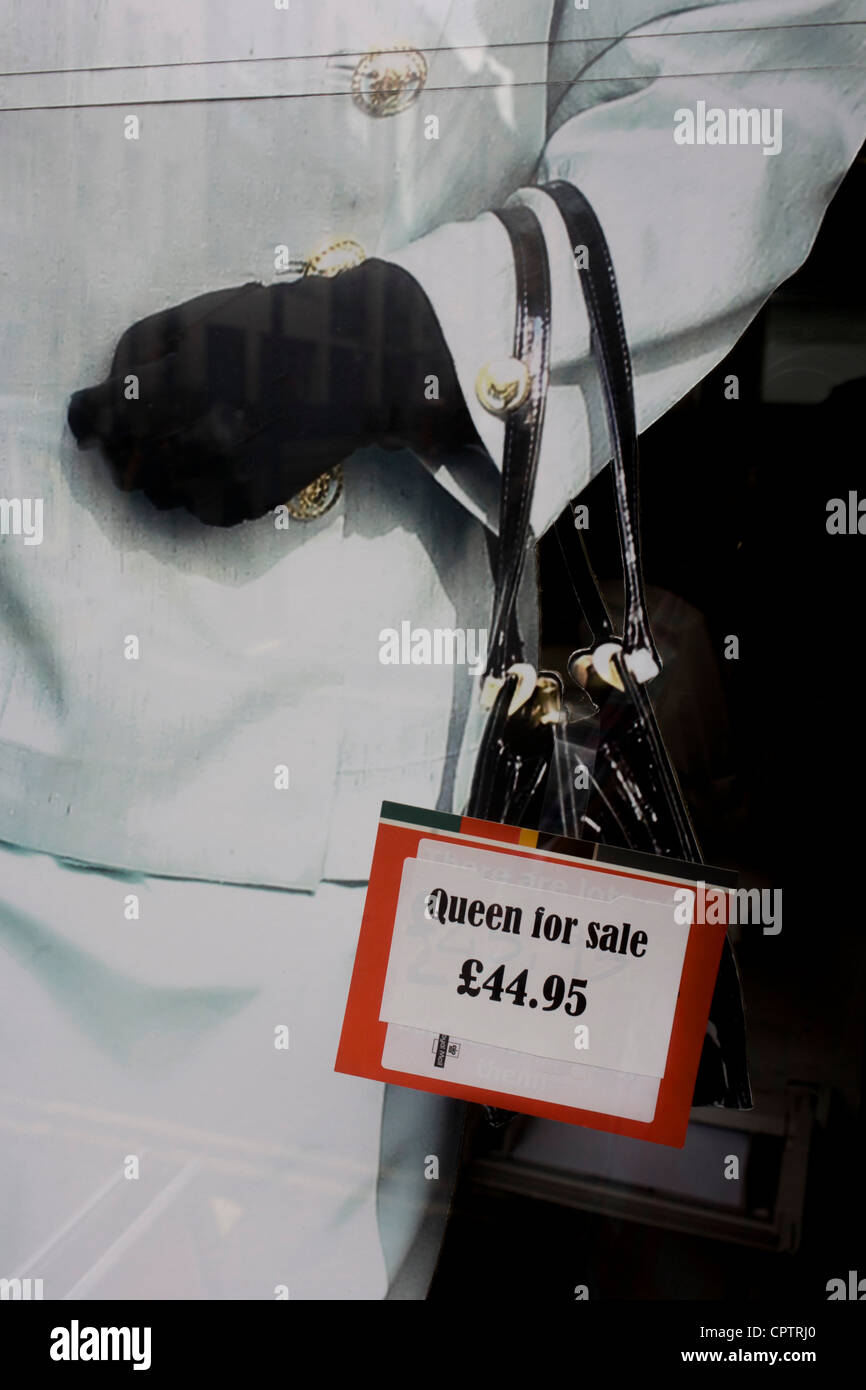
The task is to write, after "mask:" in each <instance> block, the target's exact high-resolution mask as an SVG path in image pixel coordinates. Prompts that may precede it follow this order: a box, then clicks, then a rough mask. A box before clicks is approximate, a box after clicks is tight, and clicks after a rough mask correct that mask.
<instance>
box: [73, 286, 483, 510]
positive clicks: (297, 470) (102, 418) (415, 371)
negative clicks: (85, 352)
mask: <svg viewBox="0 0 866 1390" xmlns="http://www.w3.org/2000/svg"><path fill="white" fill-rule="evenodd" d="M431 376H435V377H436V378H437V382H438V388H437V389H438V399H437V398H436V392H434V391H431V390H426V391H425V382H428V381H429V378H430V377H431ZM130 377H135V378H136V382H137V385H136V384H133V383H131V382H130V380H129V378H130ZM136 390H137V399H136V398H135V396H136ZM428 396H433V398H432V399H428ZM128 397H132V398H131V399H128ZM68 418H69V424H70V427H71V429H72V431H73V433H74V434H75V437H76V439H77V440H78V442H79V445H85V444H88V443H91V442H92V441H94V440H98V441H99V443H100V444H101V446H102V449H103V452H104V453H105V455H106V457H107V458H108V460H109V462H110V463H111V466H112V470H113V475H114V478H115V481H116V482H117V485H118V486H119V487H121V488H123V489H124V490H126V491H132V490H134V489H138V488H140V489H141V490H142V491H143V492H144V493H145V495H146V496H147V497H148V498H149V499H150V500H151V502H153V504H154V505H155V506H156V507H158V508H160V509H166V508H170V507H185V508H187V510H188V511H190V512H192V513H193V515H195V516H197V517H198V518H199V519H200V520H201V521H204V522H207V523H209V524H210V525H213V526H234V525H236V524H237V523H238V522H240V521H245V520H248V519H251V518H254V517H259V516H262V515H263V514H264V513H265V512H267V511H270V510H272V509H273V508H274V507H276V506H278V505H279V504H280V503H282V502H286V501H287V500H288V499H289V498H290V497H292V496H294V494H295V493H297V492H298V491H300V489H301V488H303V487H305V486H306V485H307V484H308V483H310V482H312V481H313V479H314V478H316V477H318V475H319V474H320V473H322V472H324V471H325V470H326V469H328V468H332V467H333V466H334V465H335V464H336V463H338V462H340V461H341V460H343V459H345V458H347V457H348V456H349V455H350V454H351V453H352V452H353V451H354V450H355V449H357V448H360V447H363V446H364V445H369V444H374V443H375V444H382V445H385V446H386V447H389V448H403V447H409V448H412V449H415V450H417V451H418V452H420V453H423V454H425V455H426V456H434V457H435V455H437V454H439V453H442V452H445V451H452V450H455V449H459V448H461V447H463V446H464V445H466V444H478V443H479V441H478V437H477V435H476V432H475V429H474V426H473V425H472V420H471V417H470V415H469V412H468V410H467V408H466V404H465V401H464V399H463V396H462V394H461V391H460V387H459V385H458V383H457V377H456V373H455V371H454V365H453V362H452V360H451V356H450V353H449V351H448V348H447V346H446V344H445V340H444V338H443V336H442V332H441V329H440V327H439V323H438V320H437V318H436V315H435V314H434V312H433V309H432V307H431V305H430V302H429V300H428V299H427V296H426V295H425V294H424V291H423V290H422V289H421V287H420V285H419V284H418V283H417V281H416V280H415V279H414V278H413V277H412V276H411V275H409V274H408V273H407V272H406V271H404V270H402V269H401V268H399V267H398V266H393V265H390V264H389V263H387V262H385V261H378V260H371V261H366V262H364V263H363V264H362V265H360V266H357V267H355V268H353V269H351V270H347V271H344V272H343V273H342V274H340V275H337V276H335V277H333V278H331V279H327V278H323V277H305V278H304V279H302V280H297V281H295V282H294V283H291V284H277V285H267V286H266V285H259V284H249V285H242V286H239V287H238V288H235V289H229V290H218V291H216V292H215V293H212V294H205V295H201V296H199V297H198V298H197V299H191V300H189V301H187V302H186V303H185V304H180V305H177V306H176V307H173V308H171V309H166V310H164V311H163V312H162V313H159V314H153V315H151V317H149V318H146V319H142V320H141V321H140V322H139V323H136V324H133V326H132V327H131V328H128V329H127V331H126V332H125V333H124V334H123V337H122V338H121V339H120V342H119V343H118V345H117V349H116V351H115V354H114V360H113V362H112V367H111V374H110V376H109V377H108V379H107V380H106V381H105V382H103V383H102V385H101V386H96V387H93V388H92V389H90V390H86V391H78V392H76V393H75V395H74V396H73V397H72V400H71V402H70V406H69V417H68Z"/></svg>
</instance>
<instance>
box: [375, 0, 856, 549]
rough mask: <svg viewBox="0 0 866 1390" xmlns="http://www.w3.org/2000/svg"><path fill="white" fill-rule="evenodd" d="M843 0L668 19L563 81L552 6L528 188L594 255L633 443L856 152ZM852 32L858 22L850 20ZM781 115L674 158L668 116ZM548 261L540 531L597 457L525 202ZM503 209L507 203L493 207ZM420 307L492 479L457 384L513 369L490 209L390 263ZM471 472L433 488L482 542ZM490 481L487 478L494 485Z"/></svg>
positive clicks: (789, 262)
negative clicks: (757, 134) (734, 111)
mask: <svg viewBox="0 0 866 1390" xmlns="http://www.w3.org/2000/svg"><path fill="white" fill-rule="evenodd" d="M857 8H859V0H824V2H823V3H822V0H742V2H741V3H721V4H719V3H716V4H709V5H702V6H698V7H696V8H691V9H687V10H680V11H679V12H677V13H673V14H671V13H668V14H667V15H666V16H665V17H664V18H661V19H658V20H653V21H652V22H651V23H649V24H644V25H642V26H641V27H640V28H639V29H635V30H633V31H631V32H630V33H629V34H627V35H626V36H625V37H623V38H621V39H620V40H618V41H617V42H615V43H614V44H612V45H611V46H609V47H608V48H607V49H606V51H605V52H603V53H602V54H601V55H600V56H598V57H597V58H596V59H595V60H594V61H593V62H591V63H590V64H589V65H588V66H585V67H584V68H582V69H581V66H580V55H581V54H583V55H584V58H585V55H586V47H585V46H584V45H582V44H581V43H579V42H577V41H576V39H575V35H577V34H578V33H579V21H580V11H575V10H574V9H573V7H572V6H566V7H565V8H564V11H563V13H564V15H565V19H564V26H567V27H561V28H560V31H559V33H558V34H557V36H556V39H557V42H555V43H554V44H553V45H552V49H551V52H552V59H551V72H552V74H553V75H554V76H556V75H557V72H558V74H559V76H560V77H561V75H562V70H563V65H564V64H567V63H568V62H569V55H571V61H572V63H573V64H574V67H576V68H577V69H578V71H577V72H576V73H575V74H574V76H573V77H572V75H571V73H569V74H568V82H567V83H566V85H565V86H564V95H563V97H562V100H561V102H560V103H559V104H558V106H557V107H556V109H555V110H554V111H553V114H552V117H551V121H550V126H549V130H548V137H547V144H546V146H545V148H544V150H543V151H540V152H539V154H540V159H539V165H538V172H537V175H536V178H535V181H534V182H535V183H536V184H540V183H544V182H547V181H548V180H551V179H567V180H570V181H571V182H572V183H574V184H575V185H576V186H577V187H579V188H580V189H581V190H582V192H583V193H584V194H585V195H586V197H587V198H588V199H589V201H590V202H591V204H592V205H593V207H594V208H595V211H596V214H597V216H598V218H599V220H600V222H601V225H602V227H603V229H604V231H605V235H606V237H607V240H608V243H609V245H610V248H611V253H612V257H613V263H614V267H615V270H616V274H617V278H618V282H619V288H620V296H621V299H622V305H623V315H624V320H625V328H626V333H627V335H628V340H629V343H630V346H631V352H632V357H633V364H634V371H635V394H636V404H637V414H638V426H639V428H640V429H641V430H645V429H646V428H647V427H648V426H649V425H651V424H652V423H653V421H654V420H656V419H658V417H659V416H661V415H662V414H663V413H664V412H665V411H666V410H668V409H669V408H670V407H671V406H672V405H673V404H674V403H675V402H676V401H677V400H679V399H680V398H681V397H682V396H683V395H684V394H685V393H686V392H688V391H689V390H691V388H692V387H693V386H694V385H695V384H696V383H697V382H698V381H700V379H701V378H702V377H703V376H705V375H706V373H707V372H709V371H710V370H712V368H713V367H714V366H716V365H717V364H718V363H719V362H720V361H721V360H722V359H723V358H724V357H725V356H726V354H727V353H728V352H729V351H730V349H731V348H732V347H733V345H734V343H735V342H736V340H737V339H738V337H739V336H740V335H741V334H742V333H743V332H744V330H745V329H746V327H747V326H748V324H749V323H750V321H751V320H752V318H753V317H754V316H755V314H756V313H757V312H758V310H759V309H760V307H761V305H762V304H763V303H764V301H765V300H766V299H767V297H768V296H769V295H770V294H771V293H772V291H773V290H774V289H775V288H776V287H777V286H778V285H779V284H780V283H781V282H782V281H783V280H785V279H786V278H787V277H788V276H789V275H791V274H792V273H793V272H794V271H795V270H796V269H797V267H798V266H800V265H801V264H802V262H803V261H804V260H805V258H806V256H807V255H808V253H809V250H810V248H811V246H812V243H813V241H814V239H815V236H816V233H817V231H818V228H819V226H820V223H821V219H822V217H823V214H824V211H825V209H826V207H827V205H828V203H829V202H830V200H831V198H832V197H833V194H834V193H835V191H836V189H837V187H838V185H839V183H840V182H841V180H842V178H843V176H844V174H845V171H846V170H847V168H848V166H849V165H850V164H851V163H852V161H853V160H854V158H855V157H856V154H857V151H858V149H859V148H860V145H861V144H862V142H863V139H864V136H866V70H864V68H866V24H862V23H860V24H857V23H854V22H853V21H854V19H855V9H857ZM857 17H859V18H861V19H862V12H861V13H860V14H859V16H857ZM699 101H701V102H704V103H705V104H706V108H707V109H708V110H709V109H710V108H712V107H718V108H722V109H723V110H724V111H725V112H726V113H727V111H728V109H731V108H753V107H754V108H758V109H761V108H768V109H769V110H770V111H775V110H780V111H781V113H782V116H781V134H782V139H781V148H780V149H779V151H778V153H768V154H765V153H764V150H763V148H762V146H761V145H756V144H725V145H722V144H713V145H710V144H692V145H689V144H679V143H677V141H676V140H675V139H674V130H675V126H676V124H677V121H676V117H675V113H676V112H677V111H680V110H682V109H684V108H691V110H692V111H695V110H696V109H697V103H698V102H699ZM512 199H516V200H517V201H520V202H525V203H528V204H529V205H530V206H531V207H533V208H534V209H535V210H536V211H537V212H538V213H539V215H540V216H541V218H542V222H543V227H544V231H545V237H546V241H547V246H548V252H549V255H550V261H551V277H552V288H553V323H552V343H551V386H550V392H549V396H548V409H547V418H546V423H545V429H544V436H543V441H542V450H541V458H540V463H539V475H538V482H537V486H536V495H535V502H534V507H533V512H532V527H533V530H534V532H535V534H536V535H541V534H542V533H543V532H544V531H545V530H546V529H547V527H548V526H549V525H550V524H551V523H552V522H553V521H554V520H555V518H556V516H557V515H558V514H559V512H560V511H561V509H562V508H563V507H564V506H565V504H566V502H567V501H568V500H569V498H572V497H574V496H576V495H577V494H578V493H579V492H580V491H581V489H582V488H583V487H584V486H585V484H586V483H587V482H588V480H589V479H590V477H592V476H593V475H594V474H595V473H596V472H597V471H598V470H599V469H600V468H601V467H603V466H604V464H605V463H606V462H607V460H608V459H609V457H610V450H609V444H608V435H607V426H606V423H605V421H604V416H603V412H602V410H601V407H600V396H599V393H598V389H597V376H596V372H595V368H594V366H593V363H592V361H591V358H590V352H589V329H588V324H587V320H586V315H585V311H584V308H583V302H582V298H581V293H580V288H579V286H578V284H577V279H576V276H575V272H574V265H573V259H572V254H571V248H570V247H569V245H568V241H567V237H566V235H565V231H564V226H563V224H562V222H561V219H560V216H559V213H558V211H557V210H556V208H555V207H554V205H553V203H552V201H551V199H549V198H548V197H547V195H545V194H543V193H541V192H539V191H538V189H537V188H536V187H530V188H520V189H515V191H514V194H513V195H512ZM510 201H511V200H510ZM388 259H390V260H393V261H395V262H397V263H399V264H401V265H403V266H404V267H405V269H407V270H408V271H410V272H411V273H412V274H413V275H414V276H415V278H416V279H417V280H418V281H419V283H420V284H421V285H422V287H423V288H424V290H425V291H426V293H427V295H428V297H429V298H430V300H431V302H432V304H433V307H434V309H435V310H436V313H437V315H438V317H439V320H440V323H441V324H442V327H443V331H444V333H445V337H446V339H447V341H448V344H449V347H450V349H451V353H452V356H453V358H454V362H455V366H456V368H457V374H458V378H459V381H460V385H461V388H462V391H463V394H464V396H465V399H466V402H467V405H468V407H469V409H470V411H471V413H472V417H473V421H474V423H475V427H476V429H477V430H478V433H479V435H480V436H481V438H482V440H483V441H484V444H485V445H486V447H487V449H488V451H489V453H490V455H491V458H492V459H493V461H494V463H495V464H496V466H497V468H498V467H499V466H500V463H501V457H502V442H503V434H504V425H503V423H502V422H501V421H500V420H498V419H497V418H495V417H494V416H493V415H491V414H489V413H488V412H487V411H486V410H484V408H483V407H482V406H481V405H480V404H479V402H478V399H477V397H476V395H475V379H476V376H477V373H478V371H479V368H480V367H481V366H482V365H483V364H484V363H485V362H487V361H489V360H490V359H493V358H501V357H509V356H511V354H512V337H513V326H514V272H513V264H512V257H511V248H510V244H509V241H508V237H507V234H506V232H505V229H504V228H503V227H502V225H501V223H500V222H499V221H498V219H497V218H495V217H494V216H493V215H492V214H491V213H484V214H482V215H481V216H480V217H478V218H476V219H475V220H474V221H471V222H453V223H446V224H444V225H443V226H441V227H439V228H437V229H436V230H435V231H433V232H431V233H430V234H428V235H426V236H424V237H422V238H419V239H418V240H417V241H415V242H413V243H411V244H409V245H408V246H407V247H405V248H403V249H402V250H401V251H399V252H397V253H394V254H392V255H390V256H389V257H388ZM489 472H490V466H489V464H488V473H487V474H485V470H484V468H483V467H482V466H481V465H480V464H479V462H478V459H477V456H473V455H471V454H470V455H468V456H467V457H465V458H461V459H459V460H454V461H453V463H449V464H447V465H440V467H439V468H438V469H437V470H436V475H437V477H438V478H439V480H440V481H441V482H442V483H443V485H444V486H445V487H447V488H448V489H449V491H451V492H452V493H453V494H455V495H456V496H457V497H459V498H460V500H461V501H462V502H463V504H464V505H465V506H466V507H468V508H469V509H470V511H472V512H473V513H474V514H475V515H476V516H478V517H479V518H480V519H481V520H483V521H484V522H485V523H486V524H487V525H488V526H490V527H491V528H492V529H494V530H495V529H496V524H497V515H496V507H497V502H498V490H497V488H496V487H495V486H493V487H492V486H491V479H490V476H489ZM493 482H494V483H495V482H496V475H495V474H494V477H493Z"/></svg>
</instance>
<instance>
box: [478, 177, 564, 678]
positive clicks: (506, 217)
mask: <svg viewBox="0 0 866 1390" xmlns="http://www.w3.org/2000/svg"><path fill="white" fill-rule="evenodd" d="M495 216H496V217H498V218H499V220H500V222H502V224H503V226H504V227H505V230H506V231H507V232H508V235H509V238H510V240H511V247H512V251H513V253H514V272H515V283H516V291H517V296H516V297H517V313H516V317H515V324H514V357H515V359H517V362H518V363H521V364H522V365H523V367H524V368H525V369H526V371H528V373H529V392H528V395H527V396H526V399H525V400H524V401H523V402H522V403H518V404H516V406H515V408H514V409H510V410H509V411H508V413H507V415H506V424H505V444H504V449H503V457H502V489H501V493H500V503H499V541H498V545H497V546H496V550H495V556H496V566H495V574H496V583H495V590H494V600H493V616H492V618H491V623H490V639H489V642H488V658H487V667H486V670H485V672H484V680H483V681H482V690H483V689H484V687H485V685H486V683H487V680H488V678H489V677H491V676H492V677H494V679H495V680H497V681H501V680H502V679H503V678H504V676H505V673H506V670H507V668H508V667H509V666H511V665H512V664H513V663H514V662H517V661H521V660H522V656H523V652H522V646H521V642H520V635H519V632H518V628H517V621H516V615H515V604H516V601H517V591H518V587H519V584H520V577H521V574H522V573H523V566H524V563H525V559H526V550H527V546H528V542H529V514H530V507H531V503H532V496H533V492H534V490H535V477H536V473H537V472H538V455H539V449H540V445H541V431H542V428H543V426H544V409H545V404H546V401H547V385H548V379H549V374H550V268H549V264H548V258H547V245H546V243H545V240H544V233H543V232H542V229H541V223H540V222H539V220H538V218H537V216H536V215H535V213H534V212H533V211H532V209H531V208H528V207H524V206H522V205H520V204H518V205H516V206H513V207H505V208H500V209H497V211H496V213H495Z"/></svg>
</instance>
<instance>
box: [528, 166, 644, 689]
mask: <svg viewBox="0 0 866 1390" xmlns="http://www.w3.org/2000/svg"><path fill="white" fill-rule="evenodd" d="M541 191H542V192H544V193H546V194H547V195H548V196H549V197H550V198H552V199H553V201H554V203H555V204H556V206H557V208H558V209H559V212H560V215H561V216H562V219H563V221H564V223H565V227H566V231H567V232H568V237H569V243H570V245H571V247H572V250H573V252H574V256H575V270H576V271H577V274H578V277H579V280H580V287H581V289H582V291H583V298H584V302H585V304H586V310H587V314H588V317H589V323H590V329H591V336H592V346H593V352H594V355H595V358H596V360H597V362H598V367H599V374H600V376H601V384H602V390H603V393H604V404H605V413H606V415H607V422H608V428H609V430H610V441H611V448H612V450H613V477H614V488H615V493H616V504H617V506H616V516H617V527H618V529H619V539H620V549H621V551H622V557H623V569H624V574H625V621H624V624H623V638H622V654H623V659H624V662H625V665H626V666H627V668H628V670H629V671H630V673H631V674H632V676H633V677H634V679H635V680H636V681H638V682H640V683H641V684H642V683H643V682H644V681H648V680H652V678H653V677H654V676H657V675H658V674H659V672H660V671H661V660H660V658H659V654H658V651H657V650H656V645H655V642H654V640H653V635H652V627H651V624H650V621H649V614H648V613H647V606H646V594H645V592H644V582H643V570H642V565H641V544H640V516H639V500H638V441H637V422H636V417H635V407H634V382H633V377H632V370H631V356H630V354H629V350H628V341H627V339H626V335H625V328H624V326H623V317H622V308H621V306H620V301H619V292H618V290H617V285H616V276H615V275H614V270H613V262H612V260H611V255H610V251H609V250H608V245H607V241H606V240H605V236H604V232H603V231H602V229H601V224H600V223H599V220H598V218H597V217H596V215H595V212H594V210H593V208H592V206H591V204H590V203H589V201H588V200H587V199H586V198H585V197H584V195H583V194H582V193H581V192H580V190H579V189H578V188H575V186H574V184H571V183H567V182H566V181H565V180H564V179H555V180H554V181H553V182H552V183H547V184H542V185H541ZM579 247H580V248H583V247H585V248H586V251H587V260H588V262H589V264H588V265H583V264H582V263H581V262H580V259H579V258H578V255H577V250H578V248H579ZM580 544H581V548H582V550H583V560H582V566H583V568H584V572H585V575H586V576H588V577H589V579H590V580H591V587H592V588H593V589H594V590H595V594H596V597H595V599H594V600H593V604H592V608H593V611H592V612H591V613H588V614H587V615H586V616H587V620H588V621H589V622H590V626H591V627H595V628H596V629H598V628H599V627H600V629H601V630H600V631H598V630H597V631H596V633H595V636H596V638H598V637H601V636H604V637H605V638H609V637H610V635H611V632H612V628H611V623H610V618H609V616H608V614H607V609H606V607H605V605H604V601H603V599H602V598H601V593H600V591H599V589H598V584H597V582H596V580H595V576H594V574H593V572H592V567H591V566H590V564H589V557H588V555H587V554H586V548H585V546H584V542H583V537H582V536H581V537H580Z"/></svg>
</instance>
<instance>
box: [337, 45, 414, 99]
mask: <svg viewBox="0 0 866 1390" xmlns="http://www.w3.org/2000/svg"><path fill="white" fill-rule="evenodd" d="M426 81H427V60H426V59H425V57H424V55H423V53H419V52H418V50H417V48H410V47H409V46H408V44H406V45H404V44H398V45H397V46H396V47H395V48H389V49H386V50H382V51H381V52H379V53H365V54H364V57H363V58H362V59H361V61H360V62H359V63H358V66H357V67H356V68H355V71H354V73H353V74H352V97H353V98H354V101H355V105H356V106H360V108H361V110H362V111H364V112H365V113H366V115H368V116H396V115H397V113H398V111H405V110H406V107H407V106H411V105H412V102H413V101H415V100H416V99H417V97H418V95H419V94H420V92H421V89H422V87H423V86H424V83H425V82H426Z"/></svg>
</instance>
